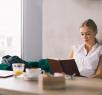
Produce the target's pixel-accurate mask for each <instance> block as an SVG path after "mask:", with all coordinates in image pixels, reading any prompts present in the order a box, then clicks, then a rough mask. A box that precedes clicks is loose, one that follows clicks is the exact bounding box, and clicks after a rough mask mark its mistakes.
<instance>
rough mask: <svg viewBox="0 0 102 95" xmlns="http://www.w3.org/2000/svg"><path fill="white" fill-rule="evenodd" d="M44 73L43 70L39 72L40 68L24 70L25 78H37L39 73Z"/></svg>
mask: <svg viewBox="0 0 102 95" xmlns="http://www.w3.org/2000/svg"><path fill="white" fill-rule="evenodd" d="M42 72H43V73H44V71H43V70H41V68H26V76H27V77H31V78H32V77H34V78H36V77H38V76H39V75H40V74H41V73H42Z"/></svg>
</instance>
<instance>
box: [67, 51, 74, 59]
mask: <svg viewBox="0 0 102 95" xmlns="http://www.w3.org/2000/svg"><path fill="white" fill-rule="evenodd" d="M73 54H74V52H73V50H70V51H69V54H68V59H73Z"/></svg>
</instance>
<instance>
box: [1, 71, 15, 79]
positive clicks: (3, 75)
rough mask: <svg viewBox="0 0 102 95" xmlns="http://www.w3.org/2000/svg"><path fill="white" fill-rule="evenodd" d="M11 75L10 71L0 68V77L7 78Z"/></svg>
mask: <svg viewBox="0 0 102 95" xmlns="http://www.w3.org/2000/svg"><path fill="white" fill-rule="evenodd" d="M11 76H13V72H12V71H5V70H0V78H7V77H11Z"/></svg>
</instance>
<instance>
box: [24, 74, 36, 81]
mask: <svg viewBox="0 0 102 95" xmlns="http://www.w3.org/2000/svg"><path fill="white" fill-rule="evenodd" d="M24 80H38V76H29V75H27V74H24Z"/></svg>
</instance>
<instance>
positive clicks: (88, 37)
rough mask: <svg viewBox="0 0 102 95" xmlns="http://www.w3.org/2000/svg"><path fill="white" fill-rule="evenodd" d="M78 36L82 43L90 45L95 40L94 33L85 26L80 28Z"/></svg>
mask: <svg viewBox="0 0 102 95" xmlns="http://www.w3.org/2000/svg"><path fill="white" fill-rule="evenodd" d="M80 34H81V39H82V41H83V42H84V43H92V42H93V41H95V39H96V32H95V31H93V30H92V29H90V28H89V27H87V26H84V27H81V28H80Z"/></svg>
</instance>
